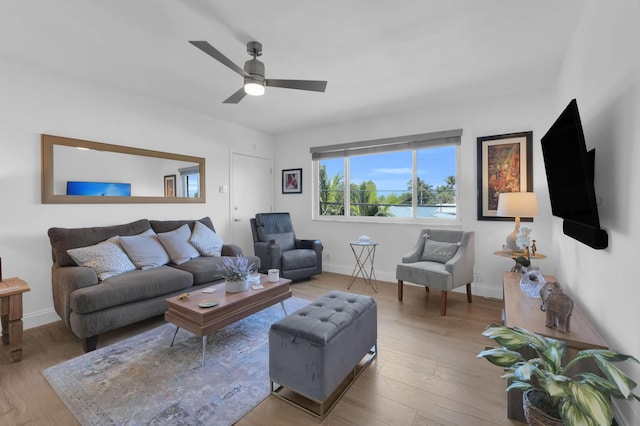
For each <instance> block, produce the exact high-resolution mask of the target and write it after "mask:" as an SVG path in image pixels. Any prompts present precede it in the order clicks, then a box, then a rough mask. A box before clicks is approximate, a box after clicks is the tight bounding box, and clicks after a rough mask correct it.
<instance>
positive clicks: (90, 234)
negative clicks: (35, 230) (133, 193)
mask: <svg viewBox="0 0 640 426" xmlns="http://www.w3.org/2000/svg"><path fill="white" fill-rule="evenodd" d="M150 227H151V225H150V223H149V220H147V219H140V220H137V221H135V222H131V223H127V224H124V225H114V226H101V227H92V228H49V231H48V232H47V234H48V235H49V241H50V242H51V255H52V256H53V261H54V263H57V264H58V266H76V262H74V260H73V259H72V258H71V256H69V254H68V253H67V250H69V249H73V248H78V247H87V246H91V245H94V244H98V243H99V242H101V241H105V240H107V239H109V238H111V237H114V236H116V235H136V234H139V233H141V232H143V231H146V230H147V229H149V228H150Z"/></svg>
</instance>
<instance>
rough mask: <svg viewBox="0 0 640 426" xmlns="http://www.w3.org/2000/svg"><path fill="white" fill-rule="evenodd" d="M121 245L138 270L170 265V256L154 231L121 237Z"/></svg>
mask: <svg viewBox="0 0 640 426" xmlns="http://www.w3.org/2000/svg"><path fill="white" fill-rule="evenodd" d="M120 244H122V248H123V249H124V251H125V252H126V253H127V255H128V256H129V259H131V261H132V262H133V264H134V265H136V267H138V269H142V270H143V271H144V270H147V269H152V268H157V267H158V266H162V265H166V264H167V263H169V255H168V254H167V251H166V250H165V249H164V246H163V245H162V244H161V243H160V241H159V240H158V236H157V235H156V233H155V232H153V229H147V230H146V231H144V232H143V233H141V234H138V235H125V236H121V237H120Z"/></svg>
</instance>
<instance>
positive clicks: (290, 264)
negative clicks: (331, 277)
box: [250, 213, 322, 281]
mask: <svg viewBox="0 0 640 426" xmlns="http://www.w3.org/2000/svg"><path fill="white" fill-rule="evenodd" d="M250 222H251V233H252V235H253V249H254V251H255V255H256V256H258V257H259V258H260V272H262V273H265V272H266V271H267V270H268V269H279V270H280V276H281V277H284V278H288V279H290V280H292V281H296V280H301V279H306V278H310V277H311V276H312V275H316V274H320V273H322V242H321V241H320V240H302V239H298V238H296V235H295V232H294V231H293V224H292V223H291V217H290V216H289V213H258V214H256V217H255V218H252V219H250Z"/></svg>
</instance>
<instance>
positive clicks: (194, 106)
mask: <svg viewBox="0 0 640 426" xmlns="http://www.w3.org/2000/svg"><path fill="white" fill-rule="evenodd" d="M584 3H586V2H585V1H584V0H563V1H557V0H538V1H531V0H400V1H398V0H395V1H392V0H324V1H312V0H269V1H265V0H223V1H219V0H91V1H87V0H56V1H51V0H1V2H0V61H1V60H9V61H14V62H19V63H25V64H28V65H32V66H36V67H39V68H42V69H45V70H50V71H51V72H62V73H64V74H66V75H68V76H71V77H72V78H77V79H81V80H84V81H86V82H89V83H92V84H98V85H101V86H106V87H110V88H113V89H116V90H122V91H126V92H128V93H133V94H137V95H140V96H144V97H148V98H152V99H155V100H156V101H160V102H165V103H169V104H172V105H175V106H178V107H181V108H185V109H187V110H191V111H195V112H198V113H202V114H206V115H210V116H214V117H218V118H220V119H223V120H227V121H231V122H235V123H238V124H241V125H243V126H247V127H251V128H254V129H257V130H260V131H263V132H266V133H270V134H282V133H288V132H291V131H296V130H300V129H305V128H314V127H321V126H326V125H331V124H335V123H339V122H345V121H351V120H355V119H362V118H367V117H375V116H379V115H385V114H389V113H393V112H397V111H406V110H411V109H415V108H426V107H430V106H433V105H437V104H440V103H442V102H447V101H451V100H455V101H459V100H464V99H479V98H480V99H481V98H486V97H493V96H501V95H508V94H511V93H518V92H526V91H531V90H536V89H539V88H544V87H549V86H550V85H551V84H553V82H554V80H555V76H556V73H557V71H558V67H559V64H560V60H561V57H562V55H563V52H564V50H565V48H566V46H567V43H568V40H569V38H570V36H571V34H572V32H573V30H574V28H575V27H576V25H577V22H578V20H579V17H580V14H581V12H582V10H583V9H584V6H585V5H584ZM189 40H205V41H208V42H209V43H211V44H212V45H213V46H215V47H216V48H217V49H218V50H220V51H221V52H222V53H224V54H225V55H226V56H227V57H228V58H229V59H231V60H232V61H233V62H235V63H236V64H237V65H239V66H240V67H242V66H243V64H244V61H246V60H248V59H250V57H249V55H248V54H247V53H246V46H245V45H246V43H247V42H248V41H251V40H257V41H260V42H261V43H262V44H263V47H264V51H263V55H262V57H261V58H260V59H261V60H262V61H263V62H264V63H265V66H266V77H267V78H280V79H309V80H327V81H328V85H327V90H326V92H325V93H315V92H307V91H300V90H290V89H280V88H269V87H268V88H267V92H266V93H265V95H264V96H262V97H251V96H247V97H245V98H244V99H243V100H242V101H241V102H240V103H239V104H237V105H232V104H231V105H230V104H223V103H222V101H223V100H224V99H226V98H227V97H228V96H230V95H231V94H232V93H234V92H235V91H236V90H237V89H239V88H240V87H241V85H242V78H241V77H240V76H239V75H238V74H236V73H234V72H233V71H231V70H230V69H229V68H227V67H225V66H224V65H222V64H220V63H219V62H217V61H215V60H214V59H213V58H211V57H209V56H207V55H206V54H204V53H203V52H201V51H200V50H198V49H196V48H195V47H193V46H192V45H190V44H189V43H188V41H189ZM1 73H2V71H1V68H0V77H1ZM0 96H1V94H0Z"/></svg>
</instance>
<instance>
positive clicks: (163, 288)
mask: <svg viewBox="0 0 640 426" xmlns="http://www.w3.org/2000/svg"><path fill="white" fill-rule="evenodd" d="M196 222H200V224H196ZM185 224H186V225H188V227H189V228H188V230H185V228H184V227H183V225H185ZM196 225H197V226H198V227H199V229H203V228H202V225H205V226H206V227H207V228H208V229H210V230H211V231H214V232H215V229H214V226H213V223H212V222H211V219H210V218H208V217H205V218H203V219H200V220H198V221H196V220H172V221H160V220H148V219H141V220H137V221H135V222H131V223H127V224H123V225H114V226H104V227H91V228H50V229H49V231H48V235H49V240H50V242H51V251H52V257H53V265H52V268H51V285H52V292H53V302H54V308H55V310H56V312H57V313H58V315H59V316H60V318H62V320H63V321H64V323H65V324H66V325H67V327H69V328H70V329H71V330H72V331H73V333H74V334H75V335H76V336H78V337H79V338H81V339H83V346H84V350H85V351H87V352H88V351H91V350H94V349H95V348H96V346H97V343H98V336H99V335H100V334H102V333H105V332H107V331H111V330H115V329H117V328H120V327H123V326H125V325H129V324H132V323H135V322H138V321H141V320H144V319H147V318H151V317H154V316H158V315H161V314H162V313H164V312H165V311H166V309H167V304H166V301H165V299H167V298H168V297H171V296H175V295H178V294H181V293H185V292H189V291H193V290H196V289H199V288H203V287H207V286H209V285H211V284H213V283H215V282H220V281H221V280H223V277H222V275H221V272H220V271H219V270H218V268H217V266H216V265H219V264H221V263H222V260H223V257H225V256H238V255H241V254H243V253H242V249H241V248H240V247H239V246H237V245H233V244H224V245H222V241H221V240H220V246H221V249H219V251H218V253H219V254H220V255H221V256H216V255H211V254H210V253H209V254H208V255H201V256H198V257H194V258H191V259H190V260H187V261H184V259H182V260H180V261H177V260H175V261H174V258H173V255H172V254H171V253H170V250H167V254H169V257H170V258H171V259H170V261H169V262H168V263H166V264H163V262H164V260H162V261H160V262H157V263H158V266H156V265H153V266H142V269H140V267H138V265H139V264H136V265H135V266H134V265H130V266H133V268H135V269H133V270H131V269H132V268H131V267H128V268H127V269H126V270H127V272H124V273H119V274H117V275H113V276H110V274H99V273H98V272H100V269H98V270H96V269H95V268H92V267H88V266H78V263H77V262H76V261H77V257H78V256H77V254H76V253H75V251H74V250H73V249H78V248H90V247H95V246H96V245H100V244H101V243H103V242H104V243H107V241H106V240H109V242H114V237H116V236H117V238H115V242H116V243H117V244H118V245H119V247H120V248H122V247H124V244H123V243H122V241H123V238H121V237H125V239H127V238H128V237H127V236H138V237H139V236H140V235H142V234H143V233H145V232H146V233H147V234H150V233H151V231H149V230H150V229H151V230H153V231H154V232H153V233H155V234H157V235H156V236H155V237H153V238H157V237H158V236H160V235H172V234H175V232H177V230H178V229H179V228H181V227H182V228H181V229H182V230H183V231H185V232H193V230H194V227H195V226H196ZM171 231H174V232H171ZM205 232H209V231H208V230H205ZM163 233H169V234H163ZM194 234H195V233H194ZM210 234H211V233H210ZM213 235H215V234H213ZM134 238H136V237H134ZM130 240H131V239H127V241H130ZM163 243H164V240H163ZM109 247H111V248H113V246H112V245H111V246H109ZM127 248H129V246H127ZM134 248H135V247H134ZM68 250H71V253H72V254H74V256H75V259H76V260H74V258H73V257H72V256H71V255H70V254H69V252H68ZM80 250H83V249H80ZM76 251H77V250H76ZM196 252H197V250H196ZM122 253H124V255H125V256H127V255H128V254H130V253H131V252H128V253H127V252H125V251H124V250H122ZM218 253H216V254H218ZM193 256H195V255H193ZM129 257H131V256H130V255H129ZM247 257H248V259H249V263H254V264H255V267H256V269H258V268H259V267H260V259H259V258H258V257H255V256H247ZM136 260H138V259H137V258H136ZM165 260H169V259H165ZM128 261H129V259H124V262H128ZM178 263H179V264H178ZM81 264H85V263H81ZM99 276H100V278H102V279H100V278H99Z"/></svg>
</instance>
